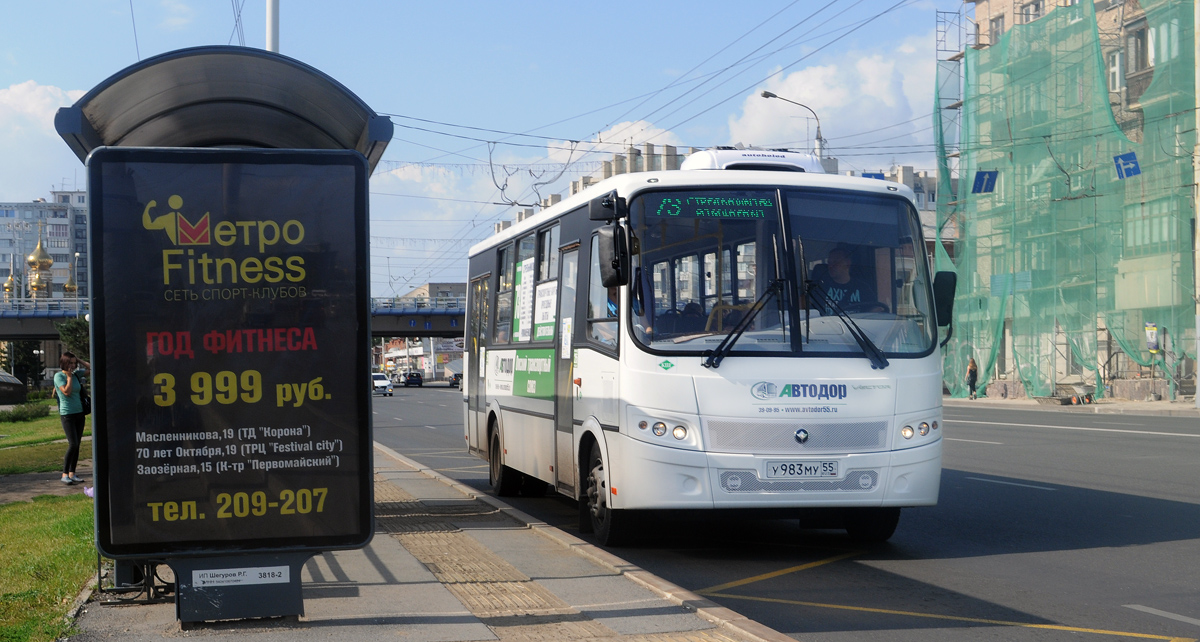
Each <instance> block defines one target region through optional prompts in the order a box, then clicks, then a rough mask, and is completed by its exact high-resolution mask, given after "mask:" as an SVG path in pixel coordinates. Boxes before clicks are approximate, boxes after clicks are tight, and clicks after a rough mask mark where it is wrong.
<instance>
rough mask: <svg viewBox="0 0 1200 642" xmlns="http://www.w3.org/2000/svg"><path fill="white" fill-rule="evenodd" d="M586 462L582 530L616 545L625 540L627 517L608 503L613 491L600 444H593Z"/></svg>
mask: <svg viewBox="0 0 1200 642" xmlns="http://www.w3.org/2000/svg"><path fill="white" fill-rule="evenodd" d="M587 462H588V465H587V479H586V480H585V482H584V493H583V496H582V497H580V499H579V526H580V530H582V531H584V532H592V533H595V534H596V539H598V540H600V543H601V544H603V545H605V546H617V545H619V544H620V543H621V541H622V539H623V537H624V532H623V530H624V528H623V524H624V520H623V517H624V516H623V515H622V512H621V511H619V510H615V509H613V508H612V507H611V506H609V504H608V494H609V492H610V491H609V488H608V476H607V475H606V474H605V471H604V458H603V457H601V455H600V444H597V443H593V444H592V449H591V452H590V453H589V455H588V459H587Z"/></svg>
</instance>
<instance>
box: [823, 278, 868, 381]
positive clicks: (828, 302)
mask: <svg viewBox="0 0 1200 642" xmlns="http://www.w3.org/2000/svg"><path fill="white" fill-rule="evenodd" d="M807 283H808V294H809V296H812V295H813V294H816V295H817V296H818V297H820V299H821V301H824V305H825V307H826V308H827V309H829V310H832V311H833V313H834V314H836V315H838V318H839V319H841V320H842V323H844V324H846V329H847V330H849V331H850V336H852V337H854V340H855V341H857V342H858V347H860V348H862V351H863V354H864V355H866V357H867V359H870V360H871V367H872V368H873V369H875V370H883V369H884V368H886V367H888V360H887V358H886V357H884V356H883V351H881V350H880V349H879V346H877V345H875V342H874V341H871V338H870V337H868V336H867V333H866V332H863V330H862V328H860V327H858V324H857V323H855V322H854V319H851V318H850V315H849V314H846V311H845V310H843V309H842V306H840V305H838V304H837V303H835V302H834V300H833V299H832V298H830V297H829V293H828V292H826V291H825V290H824V289H822V288H821V286H820V285H817V282H816V281H808V282H807ZM821 301H818V303H820V302H821Z"/></svg>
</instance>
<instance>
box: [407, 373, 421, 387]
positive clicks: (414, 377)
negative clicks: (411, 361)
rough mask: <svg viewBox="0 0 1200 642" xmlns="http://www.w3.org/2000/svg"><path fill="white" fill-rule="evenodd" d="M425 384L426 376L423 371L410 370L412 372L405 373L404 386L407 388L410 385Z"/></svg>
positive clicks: (418, 385)
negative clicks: (422, 374)
mask: <svg viewBox="0 0 1200 642" xmlns="http://www.w3.org/2000/svg"><path fill="white" fill-rule="evenodd" d="M423 385H425V377H422V376H421V373H419V372H416V371H413V372H410V373H408V374H406V375H404V387H405V388H407V387H409V386H416V387H418V388H420V387H421V386H423Z"/></svg>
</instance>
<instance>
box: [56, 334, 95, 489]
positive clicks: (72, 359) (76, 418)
mask: <svg viewBox="0 0 1200 642" xmlns="http://www.w3.org/2000/svg"><path fill="white" fill-rule="evenodd" d="M80 363H81V362H80V361H79V359H78V358H77V357H76V356H75V355H74V353H71V352H64V353H63V355H62V357H60V358H59V360H58V367H59V369H60V370H61V372H58V373H56V374H55V375H54V389H55V390H57V391H58V414H59V419H60V420H62V427H63V432H64V433H66V434H67V454H66V455H65V456H64V457H63V471H62V480H61V481H62V483H64V484H74V483H75V482H77V481H79V479H78V478H76V477H75V465H76V464H78V463H79V442H80V441H82V440H83V421H84V414H83V402H82V401H80V397H79V391H80V390H81V388H82V386H83V384H82V383H80V381H79V375H77V374H75V371H76V370H78V369H79V364H80ZM82 363H83V365H84V366H89V367H90V365H91V364H89V363H87V362H86V361H85V362H82Z"/></svg>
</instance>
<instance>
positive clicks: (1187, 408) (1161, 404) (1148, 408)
mask: <svg viewBox="0 0 1200 642" xmlns="http://www.w3.org/2000/svg"><path fill="white" fill-rule="evenodd" d="M942 405H943V406H945V407H948V408H949V407H954V408H959V407H962V408H966V407H972V406H982V407H987V408H1009V409H1012V410H1046V411H1051V412H1076V413H1088V414H1093V413H1094V414H1101V415H1103V414H1113V415H1143V416H1157V417H1193V418H1197V419H1200V409H1197V408H1196V405H1195V402H1193V401H1191V400H1187V401H1126V400H1109V399H1097V400H1096V402H1095V403H1090V404H1087V405H1083V406H1059V405H1050V404H1044V403H1039V402H1038V401H1037V400H1035V399H993V398H991V397H980V398H978V399H974V400H971V399H954V398H951V397H945V396H944V397H942Z"/></svg>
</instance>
